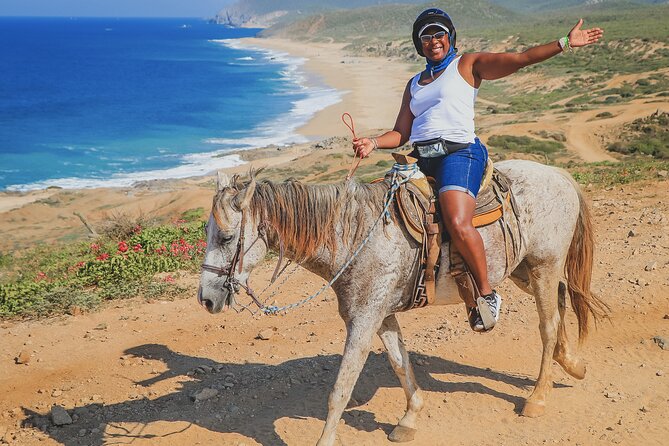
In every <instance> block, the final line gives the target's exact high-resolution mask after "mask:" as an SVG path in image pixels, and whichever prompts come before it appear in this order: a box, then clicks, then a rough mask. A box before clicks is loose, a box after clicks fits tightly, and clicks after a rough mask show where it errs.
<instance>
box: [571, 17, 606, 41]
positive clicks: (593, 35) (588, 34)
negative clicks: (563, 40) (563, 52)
mask: <svg viewBox="0 0 669 446" xmlns="http://www.w3.org/2000/svg"><path fill="white" fill-rule="evenodd" d="M581 26H583V19H579V21H578V23H577V24H576V26H574V27H573V28H572V29H571V31H569V46H571V47H572V48H578V47H580V46H586V45H590V44H592V43H596V42H597V41H598V40H599V39H600V38H601V37H602V36H603V35H604V30H602V29H601V28H591V29H581Z"/></svg>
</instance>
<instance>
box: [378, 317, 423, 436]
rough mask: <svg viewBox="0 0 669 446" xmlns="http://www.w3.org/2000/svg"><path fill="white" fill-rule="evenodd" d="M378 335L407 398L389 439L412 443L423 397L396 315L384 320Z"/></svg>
mask: <svg viewBox="0 0 669 446" xmlns="http://www.w3.org/2000/svg"><path fill="white" fill-rule="evenodd" d="M378 335H379V337H380V338H381V340H382V341H383V345H385V347H386V350H387V351H388V359H389V360H390V364H391V365H392V366H393V370H395V374H396V375H397V377H398V378H399V380H400V383H402V388H403V389H404V394H405V395H406V398H407V409H406V412H405V413H404V416H403V417H402V419H401V420H400V421H399V423H398V424H397V426H396V427H395V429H393V431H392V432H391V433H390V435H388V439H389V440H390V441H394V442H405V441H411V440H413V439H414V435H415V434H416V419H417V418H418V413H419V412H420V411H421V409H422V408H423V397H422V396H421V391H420V388H419V387H418V383H416V377H415V376H414V374H413V368H412V367H411V361H410V360H409V354H408V353H407V351H406V348H405V347H404V340H403V339H402V332H401V330H400V326H399V324H398V323H397V318H396V317H395V315H394V314H393V315H390V316H388V317H386V318H385V319H384V320H383V323H382V324H381V328H379V331H378Z"/></svg>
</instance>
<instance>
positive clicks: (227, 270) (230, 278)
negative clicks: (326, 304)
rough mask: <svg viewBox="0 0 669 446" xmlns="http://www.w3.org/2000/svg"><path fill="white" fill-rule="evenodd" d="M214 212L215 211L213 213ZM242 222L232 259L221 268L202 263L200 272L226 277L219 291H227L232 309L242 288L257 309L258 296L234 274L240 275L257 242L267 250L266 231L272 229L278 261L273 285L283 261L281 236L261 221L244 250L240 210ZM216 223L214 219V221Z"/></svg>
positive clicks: (244, 214)
mask: <svg viewBox="0 0 669 446" xmlns="http://www.w3.org/2000/svg"><path fill="white" fill-rule="evenodd" d="M213 212H215V211H213ZM241 212H242V220H241V223H240V229H239V239H238V240H237V248H236V249H235V253H234V254H233V256H232V259H231V260H230V262H229V263H228V264H227V265H225V266H223V267H219V266H215V265H209V264H207V263H202V266H201V269H202V271H207V272H210V273H214V274H217V275H218V277H222V276H226V278H225V282H223V286H222V288H221V290H226V289H227V290H228V292H229V294H228V295H229V296H230V306H231V307H233V306H234V304H235V294H237V293H238V292H239V289H240V288H242V289H244V291H246V294H248V295H249V297H251V299H252V300H253V302H254V303H255V304H256V305H257V306H258V307H259V308H263V307H264V305H263V304H262V303H261V302H260V299H259V298H258V296H257V295H256V294H255V292H254V291H253V290H252V289H251V287H249V286H248V283H243V282H241V281H240V280H239V279H237V278H236V277H235V273H237V274H241V272H242V268H243V267H244V256H245V255H246V254H247V253H248V252H249V251H250V250H251V248H253V246H254V245H255V244H256V242H257V241H258V240H262V241H263V242H264V243H265V246H266V247H267V249H269V247H270V246H269V238H268V234H267V230H268V229H269V228H273V229H274V232H276V234H277V238H278V239H279V260H278V262H277V264H276V268H274V273H273V274H272V279H271V281H270V284H272V283H274V281H275V280H276V278H277V277H278V275H279V271H280V270H281V263H282V261H283V253H284V244H283V240H282V239H281V234H280V233H279V231H277V229H276V228H275V227H274V225H272V224H270V223H269V222H268V221H267V220H262V221H261V222H260V223H259V224H258V228H257V232H258V236H257V237H256V239H255V240H253V242H252V243H251V244H250V245H249V247H248V248H246V250H245V249H244V239H245V236H244V228H245V227H246V210H242V211H241ZM214 220H215V221H216V219H214Z"/></svg>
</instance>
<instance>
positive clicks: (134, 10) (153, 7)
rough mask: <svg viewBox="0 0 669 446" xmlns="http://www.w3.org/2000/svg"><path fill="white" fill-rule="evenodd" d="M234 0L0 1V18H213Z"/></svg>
mask: <svg viewBox="0 0 669 446" xmlns="http://www.w3.org/2000/svg"><path fill="white" fill-rule="evenodd" d="M233 1H234V0H0V16H64V17H70V16H79V17H103V16H111V17H213V16H214V15H216V13H217V12H218V11H219V10H221V9H223V8H224V7H225V6H226V5H228V4H230V3H233Z"/></svg>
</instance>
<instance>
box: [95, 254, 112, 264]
mask: <svg viewBox="0 0 669 446" xmlns="http://www.w3.org/2000/svg"><path fill="white" fill-rule="evenodd" d="M108 258H109V254H107V253H106V252H103V253H102V254H100V255H99V256H97V257H96V258H95V260H100V261H102V262H104V261H105V260H107V259H108Z"/></svg>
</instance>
